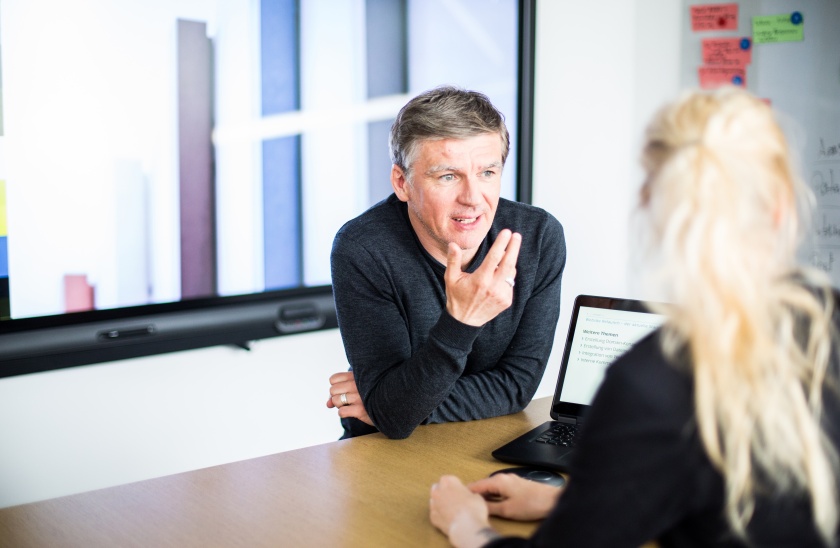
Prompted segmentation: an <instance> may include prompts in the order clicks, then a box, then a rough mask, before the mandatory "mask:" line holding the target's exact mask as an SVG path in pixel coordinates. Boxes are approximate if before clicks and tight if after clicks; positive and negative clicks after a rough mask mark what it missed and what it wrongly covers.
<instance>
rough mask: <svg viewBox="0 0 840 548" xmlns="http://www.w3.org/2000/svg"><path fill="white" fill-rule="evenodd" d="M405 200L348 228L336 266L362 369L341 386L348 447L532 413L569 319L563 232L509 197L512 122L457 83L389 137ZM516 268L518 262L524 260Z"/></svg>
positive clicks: (399, 193)
mask: <svg viewBox="0 0 840 548" xmlns="http://www.w3.org/2000/svg"><path fill="white" fill-rule="evenodd" d="M389 141H390V143H389V144H390V148H391V160H392V162H393V166H392V168H391V184H392V186H393V188H394V194H392V195H391V196H390V197H388V198H387V199H385V200H383V201H382V202H380V203H378V204H376V205H375V206H373V207H371V208H370V209H369V210H368V211H366V212H365V213H363V214H362V215H360V216H359V217H357V218H356V219H353V220H352V221H350V222H348V223H347V224H345V225H344V226H343V227H342V228H341V229H340V230H339V232H338V234H337V235H336V237H335V241H334V243H333V249H332V255H331V266H332V282H333V291H334V294H335V304H336V311H337V315H338V324H339V329H340V331H341V337H342V340H343V342H344V348H345V352H346V354H347V359H348V361H349V363H350V367H351V370H350V371H348V372H343V373H338V374H336V375H333V376H332V377H331V378H330V383H331V387H330V399H329V401H328V402H327V406H328V407H337V408H338V413H339V416H340V417H341V421H342V424H343V426H344V429H345V434H344V437H352V436H356V435H361V434H368V433H371V432H376V431H377V430H379V431H381V432H382V433H384V434H385V435H386V436H388V437H390V438H405V437H407V436H408V435H409V434H411V432H412V431H413V430H414V428H416V427H417V425H419V424H425V423H439V422H447V421H462V420H472V419H481V418H486V417H493V416H498V415H504V414H509V413H515V412H518V411H521V410H522V409H523V408H524V407H525V406H526V405H527V404H528V402H530V401H531V398H532V397H533V395H534V392H535V391H536V389H537V387H538V386H539V383H540V379H541V378H542V374H543V371H544V370H545V366H546V363H547V361H548V356H549V353H550V352H551V346H552V343H553V340H554V331H555V328H556V325H557V318H558V316H559V309H560V280H561V277H562V274H563V268H564V267H565V264H566V245H565V240H564V237H563V228H562V226H561V225H560V223H559V222H558V221H557V220H556V219H555V218H554V217H552V216H551V215H550V214H548V213H547V212H545V211H543V210H541V209H538V208H536V207H533V206H529V205H526V204H520V203H517V202H512V201H509V200H505V199H500V197H499V194H500V191H501V175H502V168H503V167H504V163H505V160H506V159H507V155H508V150H509V146H510V145H509V137H508V131H507V128H506V127H505V123H504V117H503V116H502V114H501V113H500V112H498V110H496V108H495V107H494V106H493V105H492V104H491V103H490V101H489V100H488V99H487V97H485V96H484V95H482V94H480V93H477V92H473V91H466V90H462V89H458V88H454V87H449V86H445V87H439V88H435V89H432V90H430V91H427V92H425V93H423V94H421V95H419V96H417V97H415V98H414V99H412V100H411V101H409V102H408V104H406V105H405V106H404V107H403V108H402V110H401V111H400V112H399V114H398V115H397V118H396V120H395V121H394V124H393V126H392V127H391V135H390V139H389ZM517 260H518V263H517Z"/></svg>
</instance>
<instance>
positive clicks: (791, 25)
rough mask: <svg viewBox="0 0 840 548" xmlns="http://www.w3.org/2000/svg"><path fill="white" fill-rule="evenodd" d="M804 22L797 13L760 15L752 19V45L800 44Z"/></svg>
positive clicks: (802, 38)
mask: <svg viewBox="0 0 840 548" xmlns="http://www.w3.org/2000/svg"><path fill="white" fill-rule="evenodd" d="M804 28H805V22H804V21H803V19H802V14H801V13H799V12H798V11H795V12H793V13H785V14H781V15H761V16H758V17H753V18H752V32H753V43H754V44H774V43H777V42H801V41H802V40H804V32H803V29H804Z"/></svg>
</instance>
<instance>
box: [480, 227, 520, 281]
mask: <svg viewBox="0 0 840 548" xmlns="http://www.w3.org/2000/svg"><path fill="white" fill-rule="evenodd" d="M511 236H512V234H511V232H510V230H508V229H507V228H506V229H504V230H502V231H501V232H499V235H498V236H496V241H495V242H493V245H492V246H490V250H489V251H488V252H487V257H485V258H484V261H482V263H481V266H479V267H478V268H477V269H476V273H478V272H484V273H485V274H488V275H491V276H492V275H493V274H494V273H495V272H496V271H497V270H498V268H499V266H501V263H502V259H504V257H505V253H506V251H505V249H507V247H508V244H509V243H510V239H511ZM517 254H518V252H517ZM514 262H515V261H514Z"/></svg>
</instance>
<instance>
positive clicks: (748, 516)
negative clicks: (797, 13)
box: [430, 89, 840, 547]
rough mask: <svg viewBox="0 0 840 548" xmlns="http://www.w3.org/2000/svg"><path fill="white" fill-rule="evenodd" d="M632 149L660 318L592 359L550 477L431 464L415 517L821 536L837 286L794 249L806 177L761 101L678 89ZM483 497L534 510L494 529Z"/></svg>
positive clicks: (670, 540)
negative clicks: (567, 460) (595, 371)
mask: <svg viewBox="0 0 840 548" xmlns="http://www.w3.org/2000/svg"><path fill="white" fill-rule="evenodd" d="M643 165H644V167H645V170H646V171H647V180H646V181H645V182H644V184H643V185H642V189H641V192H640V214H641V217H642V218H643V219H644V220H645V221H646V223H645V224H646V228H647V230H646V231H645V235H646V240H647V244H648V253H647V258H648V260H649V263H650V265H649V266H650V267H651V270H652V276H651V279H654V280H655V281H656V283H658V284H660V285H661V287H665V288H667V295H666V298H667V300H668V301H669V302H670V303H671V304H672V306H671V307H668V308H667V309H663V310H662V312H663V313H665V314H666V316H667V321H666V323H665V325H664V326H663V328H662V329H660V330H659V331H657V332H655V333H654V334H652V335H651V336H649V337H647V338H645V339H643V340H642V341H640V342H639V343H638V344H637V345H636V346H635V347H633V348H632V349H631V350H630V351H628V352H627V353H626V354H625V355H624V356H622V357H621V358H619V359H618V360H617V361H616V362H615V363H614V364H613V365H612V366H610V368H609V370H608V373H607V375H606V378H605V380H604V383H603V385H602V386H601V388H600V390H599V392H598V394H597V396H596V398H595V401H594V402H593V405H592V408H591V412H590V414H589V418H588V420H587V423H586V427H585V429H584V431H583V434H582V436H581V440H580V451H579V458H578V460H577V462H576V465H575V467H574V468H573V470H572V473H571V474H570V481H569V483H568V485H567V487H566V488H565V490H564V491H563V492H562V493H561V491H560V490H558V489H556V488H553V487H549V486H546V485H542V484H537V483H533V482H528V481H526V480H522V479H520V478H517V477H513V476H511V475H501V476H494V477H492V478H487V479H483V480H480V481H477V482H475V483H472V484H470V485H468V486H464V485H463V484H462V483H461V481H460V480H459V479H457V478H455V477H452V476H444V477H442V478H441V479H440V481H439V482H438V483H437V484H435V485H434V486H433V487H432V491H431V503H430V517H431V521H432V523H433V524H434V525H435V526H436V527H438V528H439V529H440V530H441V531H443V532H444V533H445V534H446V535H448V537H449V539H450V541H451V542H452V543H453V544H454V545H456V546H482V545H492V546H507V545H535V546H549V545H550V546H557V545H559V546H610V547H614V546H639V545H641V544H644V543H645V542H646V541H649V540H654V539H655V540H657V541H658V543H659V545H660V546H663V547H666V546H711V545H714V546H721V545H724V546H730V545H731V546H742V545H751V546H771V545H772V546H836V545H838V541H837V538H838V537H837V530H838V500H837V498H838V462H837V459H838V456H837V453H838V446H840V403H839V400H840V392H838V384H837V378H838V349H837V345H836V341H837V335H836V333H837V328H838V326H840V314H839V313H838V312H837V307H838V305H837V302H838V294H837V293H835V292H834V291H832V290H831V289H830V288H829V287H828V285H827V282H826V281H824V279H823V278H821V277H820V276H819V275H817V274H814V273H812V272H809V271H808V270H807V269H804V268H801V267H798V266H797V265H796V262H795V254H796V247H797V243H798V241H799V236H800V235H801V230H802V227H803V226H807V223H808V220H807V217H806V216H805V215H804V214H803V211H804V208H801V207H798V205H800V204H802V203H803V197H806V198H807V191H806V189H805V187H804V186H803V183H802V181H800V180H799V178H798V177H797V176H796V175H795V174H794V171H793V169H792V167H791V159H790V152H789V150H788V146H787V144H786V142H785V138H784V136H783V134H782V131H781V130H780V128H779V126H778V124H777V122H776V121H775V119H774V116H773V113H772V111H771V108H770V107H769V106H768V105H767V104H765V103H764V102H763V101H761V100H759V99H757V98H755V97H753V96H752V95H750V94H749V93H747V92H745V91H741V90H737V89H722V90H717V91H714V92H691V93H688V94H686V95H684V96H682V97H681V98H680V99H679V100H677V101H676V102H674V103H673V104H671V105H668V106H667V107H666V108H664V109H663V110H661V111H660V112H659V113H658V114H657V116H656V117H655V118H654V120H653V122H652V123H651V125H650V127H649V129H648V132H647V142H646V146H645V149H644V154H643ZM805 201H807V200H805ZM488 515H498V516H502V517H507V518H511V519H522V520H531V519H544V521H543V522H542V524H541V525H540V527H539V529H538V530H537V531H536V533H535V534H534V536H533V538H531V539H527V540H526V539H511V538H499V537H498V535H497V534H496V533H495V532H494V531H493V530H492V529H491V528H490V527H489V525H488Z"/></svg>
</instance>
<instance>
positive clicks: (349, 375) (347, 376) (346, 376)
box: [330, 371, 356, 384]
mask: <svg viewBox="0 0 840 548" xmlns="http://www.w3.org/2000/svg"><path fill="white" fill-rule="evenodd" d="M348 381H353V382H356V379H355V377H354V376H353V372H352V371H342V372H341V373H335V374H333V375H332V376H330V384H336V383H339V382H348Z"/></svg>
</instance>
